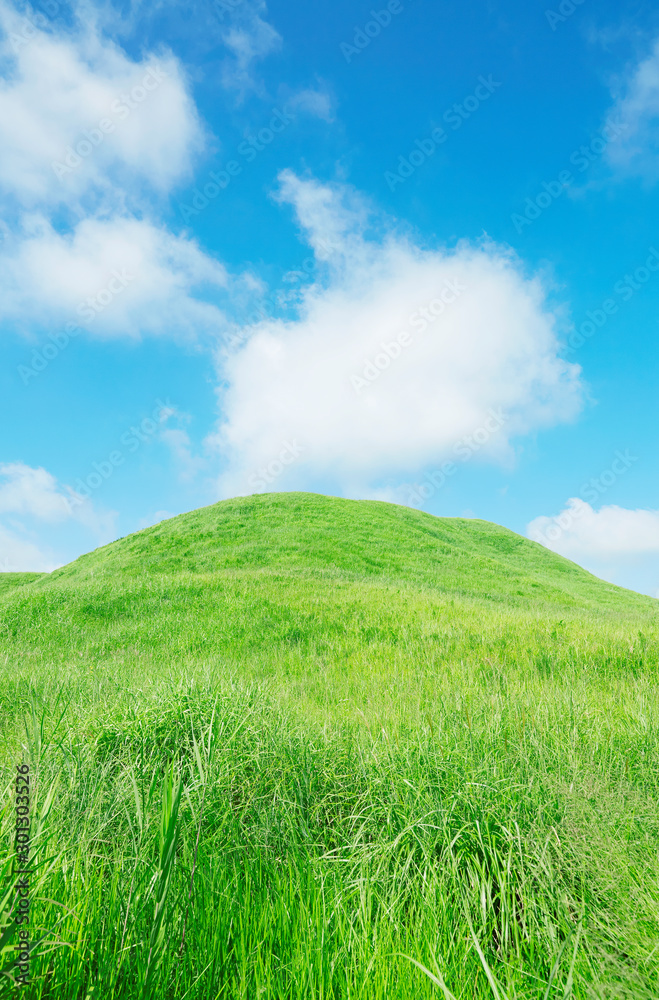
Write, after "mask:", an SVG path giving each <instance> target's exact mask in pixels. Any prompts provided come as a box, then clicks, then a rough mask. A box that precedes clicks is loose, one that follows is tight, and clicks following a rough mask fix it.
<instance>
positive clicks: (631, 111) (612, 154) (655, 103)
mask: <svg viewBox="0 0 659 1000" xmlns="http://www.w3.org/2000/svg"><path fill="white" fill-rule="evenodd" d="M614 96H615V98H616V100H615V103H614V105H613V107H612V108H611V110H610V111H609V113H608V116H607V117H608V118H612V119H614V120H616V121H624V122H625V123H626V125H627V129H626V130H625V133H624V135H623V136H621V137H620V138H619V139H618V141H617V142H615V143H609V144H608V145H607V148H606V156H607V158H608V161H609V163H610V164H611V165H612V166H613V167H615V168H617V169H619V170H621V171H624V172H630V173H637V174H650V175H653V176H654V177H656V176H657V154H658V153H659V38H657V39H656V40H655V42H654V43H653V46H652V50H651V52H650V54H649V55H647V56H646V57H645V58H644V59H642V60H641V61H640V62H639V63H638V64H637V65H636V66H635V67H634V69H633V71H632V72H631V73H630V74H629V75H628V76H627V77H626V78H625V79H624V80H623V81H622V82H621V83H620V84H619V85H618V86H617V87H616V89H615V93H614Z"/></svg>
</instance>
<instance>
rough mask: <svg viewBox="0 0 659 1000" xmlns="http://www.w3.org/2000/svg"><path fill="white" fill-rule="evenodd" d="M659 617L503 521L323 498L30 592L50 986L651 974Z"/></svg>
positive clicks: (615, 984)
mask: <svg viewBox="0 0 659 1000" xmlns="http://www.w3.org/2000/svg"><path fill="white" fill-rule="evenodd" d="M0 588H1V584H0ZM658 626H659V603H658V602H657V601H654V600H652V599H651V598H649V597H644V596H642V595H639V594H635V593H632V592H630V591H625V590H621V589H619V588H616V587H614V586H612V585H609V584H606V583H603V582H602V581H599V580H597V579H596V578H594V577H592V576H591V575H590V574H588V573H586V572H584V571H583V570H581V569H580V568H579V567H577V566H575V565H574V564H573V563H570V562H568V561H567V560H565V559H561V558H560V557H558V556H555V555H553V554H552V553H550V552H548V551H547V550H546V549H544V548H542V547H541V546H539V545H536V544H535V543H533V542H529V541H527V540H525V539H522V538H520V537H519V536H517V535H515V534H513V533H512V532H510V531H507V530H505V529H503V528H500V527H497V526H496V525H492V524H489V523H487V522H483V521H474V520H462V519H441V518H434V517H431V516H430V515H427V514H423V513H420V512H417V511H413V510H410V509H407V508H403V507H397V506H392V505H389V504H382V503H375V502H356V501H348V500H338V499H335V498H330V497H321V496H315V495H309V494H275V495H266V496H255V497H249V498H241V499H238V500H232V501H226V502H223V503H220V504H216V505H214V506H212V507H208V508H205V509H203V510H199V511H194V512H192V513H190V514H186V515H182V516H181V517H178V518H174V519H173V520H171V521H167V522H164V523H162V524H160V525H157V526H156V527H153V528H149V529H147V530H146V531H143V532H140V533H139V534H137V535H133V536H130V537H128V538H124V539H121V540H120V541H118V542H115V543H113V544H112V545H109V546H106V547H105V548H102V549H98V550H97V551H96V552H93V553H90V554H89V555H87V556H83V557H82V558H81V559H78V560H76V561H75V562H74V563H71V564H70V565H69V566H66V567H63V568H62V569H60V570H56V571H55V572H53V573H51V574H49V575H46V576H42V577H40V578H38V579H34V580H33V581H32V582H25V583H24V585H22V586H20V587H17V588H14V589H13V591H12V593H6V594H5V596H4V598H3V600H2V602H1V603H0V734H1V735H0V783H1V786H2V800H1V809H2V812H1V818H0V836H1V838H2V845H3V852H4V854H3V856H4V857H6V858H8V859H9V858H11V851H12V823H13V813H12V809H13V800H12V796H11V783H12V781H13V776H14V773H15V766H16V764H17V763H20V762H21V761H23V760H26V761H28V762H29V763H30V765H31V767H32V769H33V774H34V775H35V776H36V778H37V783H36V787H35V789H34V792H35V795H34V806H33V836H34V854H35V859H36V866H37V870H36V874H35V876H34V879H33V891H32V898H33V923H32V934H33V940H34V949H33V952H32V960H31V963H32V975H33V981H32V985H31V986H30V987H28V988H27V991H24V995H26V996H29V997H30V998H32V997H34V998H38V1000H44V998H58V1000H74V998H75V1000H88V998H89V1000H92V998H94V1000H95V998H97V997H99V998H103V1000H106V998H107V1000H113V998H133V997H134V998H138V997H139V998H143V997H146V998H150V997H154V998H155V997H165V998H180V1000H183V998H184V997H191V998H192V997H194V998H197V997H199V998H208V1000H215V998H244V1000H252V998H254V1000H257V998H266V1000H285V998H291V1000H294V998H295V1000H297V998H319V1000H320V998H322V1000H339V998H341V1000H348V998H351V1000H352V998H354V1000H357V998H360V1000H362V998H363V1000H385V998H386V1000H409V998H410V997H415V998H419V1000H424V998H431V997H436V998H441V1000H447V998H451V997H455V998H456V1000H471V998H476V1000H480V998H486V997H487V998H499V1000H506V998H507V1000H514V998H518V1000H521V998H525V1000H526V998H528V1000H567V998H568V997H573V998H579V1000H581V998H584V1000H585V998H594V997H601V998H609V997H610V998H613V997H616V998H632V997H633V998H647V1000H650V998H652V1000H656V998H657V996H659V730H658V728H657V726H658V722H659V697H658V693H657V683H656V681H657V667H658V664H659V643H658V638H659V627H658ZM1 864H2V857H0V865H1ZM10 889H11V882H10V879H9V873H8V870H6V871H5V882H4V890H1V889H0V912H2V913H3V915H2V916H1V917H0V937H1V935H2V929H3V927H4V928H6V930H7V939H6V942H5V945H6V950H5V953H4V956H3V959H2V962H3V965H2V969H3V974H2V975H0V990H1V989H2V988H3V987H2V985H1V984H2V983H3V982H4V984H5V988H6V989H7V990H11V989H12V988H13V987H12V984H11V980H10V976H11V970H12V959H13V953H12V951H11V950H9V947H10V946H12V945H13V939H12V936H11V935H12V922H11V912H10V908H11V905H12V903H13V895H12V893H11V891H10ZM3 891H5V892H6V893H7V894H6V895H5V897H4V901H3V898H2V892H3Z"/></svg>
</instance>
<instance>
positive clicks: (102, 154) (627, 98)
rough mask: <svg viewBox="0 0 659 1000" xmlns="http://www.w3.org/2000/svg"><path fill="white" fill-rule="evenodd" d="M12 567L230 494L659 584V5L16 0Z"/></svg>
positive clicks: (6, 188)
mask: <svg viewBox="0 0 659 1000" xmlns="http://www.w3.org/2000/svg"><path fill="white" fill-rule="evenodd" d="M0 29H1V30H2V39H1V41H0V48H1V57H0V75H1V82H0V148H1V149H2V157H1V158H0V203H1V205H2V214H1V219H2V222H1V224H0V255H2V261H1V262H0V263H1V265H2V266H1V267H0V284H1V285H2V287H1V288H0V329H1V330H2V337H1V338H0V345H1V346H0V350H1V351H2V365H1V367H0V379H1V390H2V395H1V399H2V406H3V409H4V414H3V420H2V427H3V435H2V441H1V442H0V443H1V448H0V569H4V570H30V569H35V570H40V569H50V568H52V567H54V566H56V565H59V564H62V563H64V562H67V561H69V560H70V559H73V558H75V557H76V556H77V555H79V554H80V553H81V552H84V551H88V550H89V549H91V548H94V547H96V546H97V545H99V544H103V543H105V542H107V541H109V540H111V539H113V538H116V537H119V536H122V535H125V534H128V533H130V532H132V531H135V530H137V529H139V528H141V527H144V526H146V525H147V524H151V523H154V522H155V521H157V520H160V519H162V518H163V517H167V516H171V515H173V514H177V513H180V512H181V511H185V510H190V509H192V508H194V507H198V506H201V505H204V504H208V503H212V502H214V501H216V500H218V499H223V498H225V497H229V496H235V495H241V494H249V493H254V492H260V491H266V490H267V491H272V490H310V491H316V492H324V493H331V494H335V495H338V496H349V497H358V498H362V497H363V498H375V499H382V500H388V501H391V502H395V503H403V504H407V505H409V506H414V507H418V508H420V509H423V510H427V511H429V512H430V513H433V514H439V515H449V516H468V517H479V518H485V519H487V520H492V521H496V522H498V523H500V524H504V525H506V526H508V527H510V528H512V529H513V530H515V531H517V532H519V533H521V534H528V535H529V536H530V537H532V538H535V539H536V540H538V541H540V542H542V544H545V545H548V546H549V547H550V548H553V549H554V550H555V551H558V552H561V553H562V554H564V555H566V556H568V557H569V558H571V559H574V560H575V561H577V562H579V563H581V564H582V565H584V566H586V567H587V568H588V569H590V570H592V571H593V572H595V573H597V574H598V575H600V576H603V577H605V578H606V579H610V580H612V581H614V582H616V583H620V584H621V585H624V586H628V587H631V588H633V589H637V590H641V591H643V592H646V593H650V594H652V595H657V594H659V472H658V465H657V417H658V415H659V414H658V407H657V402H656V399H657V392H656V383H657V374H658V364H657V362H658V358H657V320H658V317H659V232H658V231H657V218H658V217H659V211H658V210H659V184H658V183H657V182H658V181H659V159H658V158H657V154H658V153H659V11H657V10H652V8H651V5H644V4H637V3H622V4H620V3H617V4H613V3H600V4H597V5H595V4H591V3H589V2H588V0H582V2H581V3H580V4H576V3H574V2H573V0H562V2H561V3H560V4H553V6H550V7H545V6H543V5H535V4H522V3H521V2H519V3H517V2H506V3H503V2H502V3H469V2H468V3H464V2H463V3H460V4H458V3H453V4H442V5H437V4H432V3H431V2H430V0H391V2H390V3H387V4H378V5H376V6H375V7H373V6H372V5H369V4H364V5H363V6H360V5H358V4H357V5H356V4H355V3H354V2H353V3H350V4H348V3H347V2H342V0H339V2H336V3H334V4H331V5H329V4H320V3H315V2H308V0H307V2H305V3H304V4H303V3H295V2H293V3H291V2H290V0H289V2H287V3H284V2H283V0H282V2H270V3H268V4H267V6H266V4H265V3H260V2H255V0H216V2H206V3H196V4H192V5H185V7H184V6H183V5H180V4H174V3H168V2H161V3H154V4H148V5H143V6H142V5H141V4H139V3H135V4H133V5H130V4H123V5H119V4H114V5H113V4H109V3H108V4H91V3H78V4H74V5H71V4H68V3H64V2H63V0H42V2H41V3H36V4H35V5H34V6H32V7H30V6H27V5H23V6H19V5H13V4H10V3H6V2H4V0H0Z"/></svg>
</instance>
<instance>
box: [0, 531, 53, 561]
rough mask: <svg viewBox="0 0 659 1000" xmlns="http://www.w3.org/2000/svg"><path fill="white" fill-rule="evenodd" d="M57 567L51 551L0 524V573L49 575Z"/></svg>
mask: <svg viewBox="0 0 659 1000" xmlns="http://www.w3.org/2000/svg"><path fill="white" fill-rule="evenodd" d="M57 565H58V563H57V560H56V558H55V557H54V555H53V554H52V552H51V551H49V550H48V549H42V548H41V546H40V545H39V544H38V542H36V541H34V540H33V539H32V538H30V537H25V536H24V535H23V534H21V533H19V532H16V531H10V530H9V529H8V528H5V527H4V525H2V524H0V573H50V572H51V571H52V570H54V569H56V568H57Z"/></svg>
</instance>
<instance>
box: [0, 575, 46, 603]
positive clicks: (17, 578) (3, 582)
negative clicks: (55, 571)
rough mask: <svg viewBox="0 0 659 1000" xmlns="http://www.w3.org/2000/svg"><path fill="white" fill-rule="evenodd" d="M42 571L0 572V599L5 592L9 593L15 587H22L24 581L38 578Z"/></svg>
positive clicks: (28, 581)
mask: <svg viewBox="0 0 659 1000" xmlns="http://www.w3.org/2000/svg"><path fill="white" fill-rule="evenodd" d="M42 576H43V573H0V599H2V598H3V597H4V596H5V594H9V593H11V592H12V591H13V590H14V588H15V587H22V586H24V585H25V584H26V583H34V581H35V580H39V579H40V578H41V577H42Z"/></svg>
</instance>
